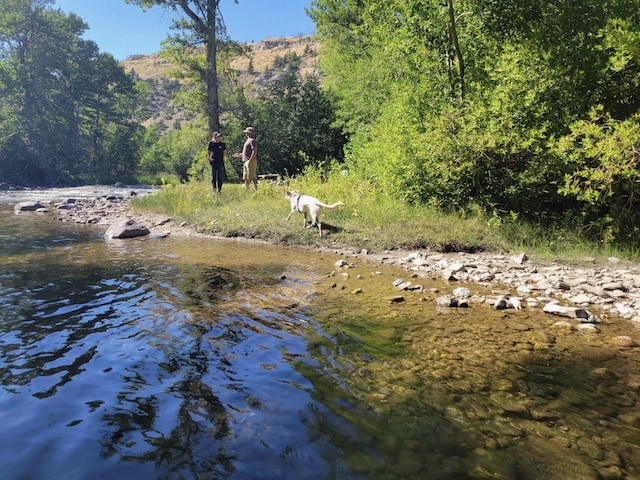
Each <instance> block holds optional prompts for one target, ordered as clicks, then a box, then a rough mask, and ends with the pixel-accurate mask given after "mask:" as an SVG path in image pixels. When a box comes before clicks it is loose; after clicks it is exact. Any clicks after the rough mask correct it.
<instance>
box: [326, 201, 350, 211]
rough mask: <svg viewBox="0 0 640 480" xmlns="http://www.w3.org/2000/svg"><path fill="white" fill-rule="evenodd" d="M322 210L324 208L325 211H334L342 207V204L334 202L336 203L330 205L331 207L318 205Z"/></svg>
mask: <svg viewBox="0 0 640 480" xmlns="http://www.w3.org/2000/svg"><path fill="white" fill-rule="evenodd" d="M320 206H321V207H322V208H326V209H327V210H335V209H336V208H338V207H344V203H342V202H336V203H332V204H331V205H326V204H322V205H320Z"/></svg>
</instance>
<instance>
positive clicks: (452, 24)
mask: <svg viewBox="0 0 640 480" xmlns="http://www.w3.org/2000/svg"><path fill="white" fill-rule="evenodd" d="M447 9H448V10H449V23H448V24H447V32H448V34H449V40H450V42H451V45H452V46H453V51H454V52H455V55H456V59H457V60H458V74H459V75H460V98H464V58H463V57H462V52H461V51H460V43H459V42H458V33H457V31H456V14H455V10H454V8H453V0H447Z"/></svg>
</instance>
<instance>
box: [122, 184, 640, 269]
mask: <svg viewBox="0 0 640 480" xmlns="http://www.w3.org/2000/svg"><path fill="white" fill-rule="evenodd" d="M328 175H329V177H328V178H327V177H326V176H323V175H320V173H319V172H310V173H308V174H307V175H305V176H303V177H299V178H293V179H290V180H288V182H287V183H286V185H281V184H276V183H266V182H261V183H260V188H259V189H258V190H254V189H253V187H251V188H250V189H249V190H248V191H245V189H244V188H243V186H241V185H237V184H225V185H224V186H223V189H222V193H221V194H217V193H215V192H214V191H213V189H212V188H211V185H210V183H208V182H204V183H203V182H191V183H189V184H186V185H166V186H164V187H163V188H162V190H161V192H159V193H157V194H154V195H150V196H145V197H142V198H139V199H137V200H136V201H135V202H134V203H133V207H134V208H136V209H140V210H146V211H152V212H155V213H158V214H162V215H166V216H170V217H172V218H173V219H174V220H175V221H176V222H186V223H188V224H190V225H193V226H194V227H195V228H196V229H198V230H199V231H202V232H208V233H212V234H217V235H222V236H230V237H234V236H243V237H248V238H259V239H264V240H267V241H271V242H277V243H284V244H290V245H302V246H310V245H322V246H339V247H350V248H354V249H368V250H370V251H374V252H375V251H377V252H380V251H384V250H393V249H400V248H403V249H415V248H429V249H432V250H435V251H503V252H521V251H524V252H526V253H527V254H528V255H529V256H534V257H538V258H539V259H540V260H551V259H553V260H566V261H567V262H570V263H579V262H581V261H583V260H584V259H585V257H592V258H594V259H596V260H604V259H606V257H607V256H618V257H620V258H626V259H629V260H633V261H637V260H638V259H639V258H640V256H638V252H634V251H624V250H620V249H615V248H610V247H609V248H602V247H601V246H600V245H597V244H594V243H591V242H589V241H587V240H586V239H584V238H583V237H581V236H580V235H579V232H575V231H572V230H571V229H568V228H559V227H553V228H551V227H546V228H545V227H542V226H540V225H537V224H532V223H527V222H523V221H520V220H519V219H518V218H515V217H514V218H506V219H505V218H499V217H497V216H491V215H486V214H484V213H483V212H480V211H476V212H474V211H472V210H468V211H465V212H464V214H456V213H451V212H443V211H440V210H438V209H436V208H433V207H427V206H414V205H408V204H406V203H404V202H403V201H401V200H398V199H396V198H392V197H389V196H388V195H385V194H383V193H382V192H380V191H379V190H378V189H377V188H376V186H375V185H372V184H370V183H367V182H364V181H359V180H354V179H353V178H348V177H347V176H346V175H345V176H343V175H341V174H340V173H339V172H333V173H329V174H328ZM287 189H290V190H299V191H302V192H304V193H307V194H309V195H313V196H315V197H318V198H319V199H321V200H322V201H324V202H326V203H333V202H336V201H342V202H344V203H345V206H344V207H342V208H340V209H337V210H333V211H324V212H323V214H322V223H323V231H324V232H325V235H324V236H323V237H322V238H320V237H319V235H318V232H317V230H316V229H303V228H302V221H303V220H302V214H295V215H294V216H293V217H292V219H291V220H290V221H289V222H287V221H285V219H286V217H287V215H288V214H289V210H290V207H289V205H288V203H287V202H286V200H285V192H286V190H287Z"/></svg>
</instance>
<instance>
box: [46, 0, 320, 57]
mask: <svg viewBox="0 0 640 480" xmlns="http://www.w3.org/2000/svg"><path fill="white" fill-rule="evenodd" d="M310 5H311V0H239V2H238V3H237V4H236V3H235V2H234V1H233V0H222V2H221V4H220V9H221V11H222V15H223V17H224V20H225V24H226V25H227V34H228V35H229V36H230V37H231V38H232V39H233V40H236V41H238V42H252V41H260V40H264V39H265V38H270V37H284V36H292V35H299V34H305V35H309V34H312V33H313V32H314V24H313V21H312V20H311V19H310V18H309V17H308V16H307V15H306V13H305V8H309V6H310ZM54 8H59V9H60V10H62V11H63V12H66V13H69V12H73V13H75V14H76V15H78V16H80V17H81V18H82V19H83V20H84V21H85V23H87V24H89V29H88V30H87V31H86V32H85V34H84V38H86V39H88V40H93V41H94V42H96V43H97V44H98V47H99V48H100V51H101V52H107V53H111V54H112V55H113V56H114V57H115V58H116V59H117V60H124V59H125V58H127V57H128V56H129V55H133V54H149V53H156V52H158V51H159V50H160V42H161V41H162V40H164V39H165V38H166V37H167V34H168V33H169V26H170V25H171V18H172V17H171V15H172V12H171V11H170V10H165V9H162V8H159V7H154V8H152V9H151V10H147V11H146V12H143V11H142V9H141V8H140V7H136V6H135V5H129V4H127V3H125V1H124V0H55V4H54Z"/></svg>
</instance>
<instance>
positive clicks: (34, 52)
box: [0, 0, 145, 184]
mask: <svg viewBox="0 0 640 480" xmlns="http://www.w3.org/2000/svg"><path fill="white" fill-rule="evenodd" d="M51 3H53V2H52V1H50V0H0V99H1V100H2V101H1V104H2V107H0V137H2V140H0V175H2V177H3V178H5V179H11V180H13V181H17V182H29V183H33V182H36V183H40V184H52V183H57V182H68V181H70V180H74V179H75V180H76V181H81V180H88V179H90V178H95V177H96V176H98V175H111V174H117V173H118V172H123V171H127V170H131V169H133V168H135V163H136V161H137V150H136V146H137V145H139V142H138V141H139V138H140V130H141V127H140V124H139V120H140V104H141V102H142V100H143V99H144V96H145V92H144V91H142V90H139V89H136V88H135V84H134V82H133V79H132V77H131V76H130V75H126V74H125V73H124V70H123V69H122V67H121V66H120V65H119V64H118V63H117V62H116V61H115V59H114V58H113V57H112V56H111V55H108V54H100V53H99V51H98V48H97V46H96V45H95V43H94V42H91V41H87V40H83V39H82V38H81V35H82V34H83V33H84V31H85V30H86V28H87V26H86V24H85V23H84V22H83V21H82V19H80V18H79V17H78V16H76V15H74V14H70V15H65V14H63V13H62V12H61V11H59V10H53V9H51V8H49V5H50V4H51Z"/></svg>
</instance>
